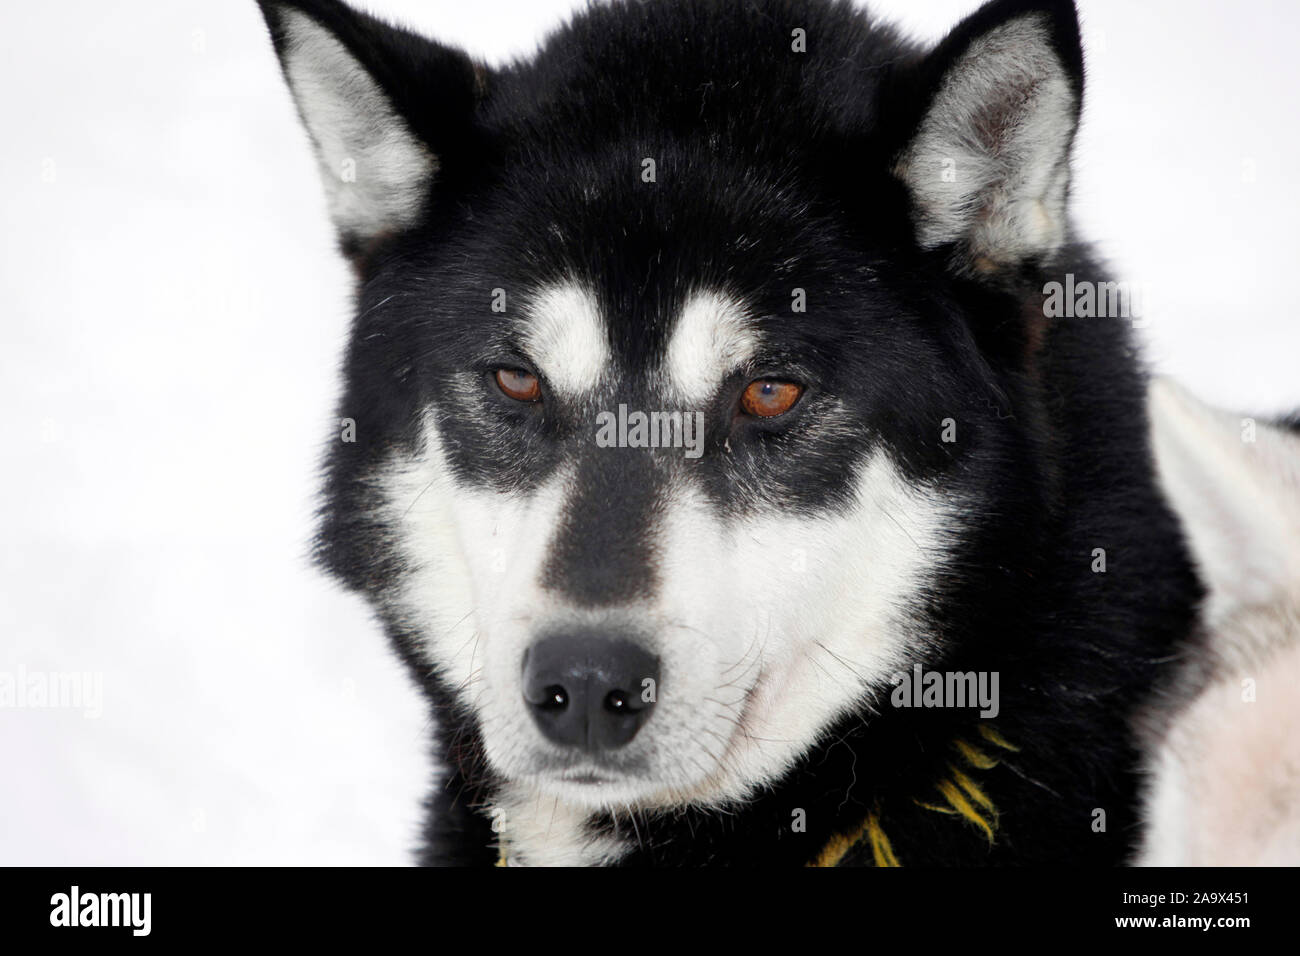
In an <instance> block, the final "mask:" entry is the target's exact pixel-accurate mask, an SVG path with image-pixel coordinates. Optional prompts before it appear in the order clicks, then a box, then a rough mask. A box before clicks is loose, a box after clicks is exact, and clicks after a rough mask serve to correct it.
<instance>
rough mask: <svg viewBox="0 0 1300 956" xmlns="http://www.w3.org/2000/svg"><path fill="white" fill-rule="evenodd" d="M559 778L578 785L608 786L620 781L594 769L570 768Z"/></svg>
mask: <svg viewBox="0 0 1300 956" xmlns="http://www.w3.org/2000/svg"><path fill="white" fill-rule="evenodd" d="M560 780H561V781H562V782H564V783H568V784H573V785H575V786H580V787H608V786H612V785H613V784H616V783H621V782H622V781H621V780H620V779H619V778H618V777H615V776H612V775H610V774H607V773H597V772H596V771H594V770H572V771H569V772H567V773H564V774H561V775H560Z"/></svg>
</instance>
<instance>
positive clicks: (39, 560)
mask: <svg viewBox="0 0 1300 956" xmlns="http://www.w3.org/2000/svg"><path fill="white" fill-rule="evenodd" d="M573 6H575V4H574V3H571V2H569V0H476V2H473V3H466V2H463V0H387V2H378V0H376V2H374V3H373V4H372V5H371V7H370V9H372V10H374V11H376V12H380V13H383V14H385V15H390V16H392V17H394V18H398V19H401V20H404V21H406V22H408V23H410V24H413V25H415V26H418V27H420V28H423V29H424V30H425V31H427V32H429V33H430V34H433V35H435V36H437V37H439V38H440V39H442V40H444V41H449V42H454V43H459V44H462V45H463V46H465V47H466V48H467V49H469V50H470V51H471V52H473V53H475V54H477V55H480V56H483V57H485V58H487V59H489V60H490V61H494V62H495V61H500V60H502V59H504V58H506V57H509V56H512V55H516V54H521V53H527V52H528V51H530V50H531V49H532V48H533V47H534V45H535V44H536V43H537V41H538V39H539V38H540V37H541V36H542V35H543V34H544V32H545V31H546V30H547V28H549V27H551V26H552V25H554V24H555V23H556V22H557V21H558V19H559V18H560V17H561V16H562V15H564V14H565V13H566V12H567V11H568V10H569V9H571V8H572V7H573ZM975 6H976V3H975V0H906V2H904V0H882V2H880V3H878V4H877V5H876V7H877V9H879V10H881V11H883V12H886V13H888V14H890V15H892V16H893V17H894V18H895V19H896V20H897V21H898V22H900V23H902V24H904V25H905V26H906V27H908V28H909V29H910V30H911V31H912V32H913V33H915V34H916V35H918V36H922V37H930V38H937V37H938V36H940V35H941V34H942V32H943V31H944V30H945V29H946V28H947V27H948V26H950V25H951V24H952V23H954V22H955V21H956V20H957V19H958V18H959V17H960V16H961V15H962V14H964V13H965V12H968V11H969V10H971V9H973V8H974V7H975ZM1081 8H1082V16H1083V20H1084V24H1085V34H1086V40H1087V44H1088V48H1089V49H1088V63H1089V86H1088V91H1087V104H1086V116H1085V125H1084V127H1083V132H1082V136H1081V139H1080V140H1079V143H1078V149H1077V162H1076V170H1077V172H1076V181H1075V182H1076V189H1075V198H1076V204H1075V206H1076V210H1077V212H1078V216H1079V219H1080V221H1081V223H1082V224H1083V226H1084V227H1085V229H1086V231H1087V233H1088V234H1089V235H1091V236H1092V237H1093V238H1095V239H1096V240H1097V241H1098V242H1099V244H1100V245H1101V247H1102V249H1103V250H1104V251H1105V253H1106V254H1107V255H1108V256H1109V257H1110V259H1111V260H1112V262H1113V263H1114V265H1115V268H1116V270H1117V272H1118V274H1119V276H1120V277H1122V278H1126V279H1129V280H1131V281H1136V282H1141V283H1145V284H1146V285H1147V286H1149V287H1150V288H1152V289H1153V290H1155V292H1156V293H1157V295H1158V297H1159V303H1160V312H1159V315H1158V317H1157V318H1156V319H1155V320H1153V321H1152V323H1151V325H1150V326H1149V327H1148V328H1147V329H1145V330H1144V333H1143V334H1144V335H1145V336H1146V337H1147V338H1148V340H1149V342H1150V345H1151V348H1150V353H1149V354H1150V357H1151V359H1152V361H1153V363H1154V364H1155V366H1156V367H1157V368H1158V369H1160V370H1163V371H1166V372H1168V373H1171V374H1173V375H1175V376H1177V377H1178V378H1180V379H1182V380H1183V381H1184V382H1185V383H1187V384H1189V385H1190V386H1192V387H1193V388H1194V389H1196V390H1197V391H1199V392H1200V393H1201V394H1203V395H1204V396H1206V397H1208V398H1210V399H1212V400H1214V401H1217V402H1219V403H1223V404H1226V405H1230V406H1233V407H1238V408H1241V409H1249V410H1253V411H1274V410H1278V409H1283V408H1288V407H1296V406H1300V374H1298V370H1300V321H1298V320H1297V315H1296V312H1297V310H1296V307H1295V298H1294V290H1295V289H1296V287H1297V271H1298V270H1300V241H1298V240H1297V227H1296V217H1297V212H1298V211H1300V166H1298V163H1300V133H1298V131H1297V123H1296V115H1297V112H1296V106H1295V103H1296V99H1297V93H1298V92H1300V82H1298V81H1300V60H1298V59H1297V58H1296V56H1295V37H1296V36H1297V33H1298V31H1297V27H1298V26H1300V7H1297V6H1296V5H1295V4H1294V3H1293V2H1288V0H1276V2H1264V0H1249V2H1247V0H1242V2H1237V3H1231V4H1226V3H1225V4H1209V3H1196V4H1188V3H1185V2H1178V0H1158V2H1157V0H1142V2H1140V3H1135V2H1133V0H1081ZM0 36H3V37H4V55H3V57H0V89H3V90H4V95H3V96H2V97H0V136H2V137H3V148H0V200H2V202H3V205H2V206H0V210H2V216H0V243H3V245H2V247H0V413H2V414H3V422H4V428H3V432H2V433H0V434H2V435H3V438H2V439H0V449H3V459H2V460H3V465H2V467H0V672H8V673H10V674H16V673H18V672H19V669H20V668H22V669H25V670H26V672H28V673H32V672H52V671H53V672H63V673H66V672H87V673H91V674H96V675H101V677H102V688H103V699H102V713H101V714H100V715H99V716H98V717H94V716H87V715H86V714H84V713H82V712H81V711H79V710H70V709H36V708H25V709H14V708H9V709H0V768H3V769H2V770H0V776H2V778H3V783H2V784H0V864H15V863H28V864H136V863H159V864H168V863H171V864H236V863H251V864H264V863H265V864H270V863H307V864H400V863H406V862H409V859H410V856H409V850H410V848H411V846H412V845H413V843H414V838H415V833H416V828H417V824H418V820H419V804H420V802H421V799H422V798H423V796H424V794H425V789H426V786H427V785H428V782H429V777H430V763H429V759H428V757H427V755H426V753H425V734H426V727H425V726H424V717H423V709H422V707H421V705H420V702H419V700H418V698H417V695H416V692H415V691H414V690H413V689H412V687H411V686H410V684H409V683H408V681H407V678H406V676H405V674H404V673H403V671H402V670H401V668H400V667H399V665H398V663H397V662H396V660H395V659H394V658H393V657H392V656H391V654H390V653H389V651H388V649H387V646H386V643H385V641H384V639H383V637H382V635H381V634H380V632H379V630H378V628H377V627H376V626H375V625H374V623H373V621H372V620H371V619H370V617H369V615H368V612H367V611H366V609H365V608H364V606H363V605H362V603H361V601H360V600H359V599H358V598H356V597H353V596H351V595H347V594H343V593H340V592H339V591H338V590H337V589H335V588H334V587H333V586H332V585H331V584H329V583H327V582H326V581H325V580H324V579H323V578H322V577H320V576H319V575H318V574H317V573H316V572H315V571H313V570H312V569H311V568H310V567H309V566H308V564H307V562H306V561H305V559H304V555H305V552H306V542H307V539H308V537H309V533H310V527H311V520H310V516H311V509H312V496H313V493H314V489H315V468H316V463H317V459H318V455H319V452H320V451H321V449H322V447H323V443H324V441H325V439H326V436H327V434H328V433H329V430H330V426H331V413H332V410H333V404H334V400H335V392H336V387H337V385H336V375H335V373H336V368H337V365H338V362H339V357H340V353H341V348H342V345H343V341H344V334H345V328H346V323H347V320H348V306H347V299H348V292H349V277H348V272H347V269H346V267H345V265H344V264H343V262H342V261H341V260H340V259H339V258H338V257H337V256H336V254H335V252H334V248H333V237H332V235H331V233H330V230H329V227H328V224H327V221H326V218H325V213H324V205H323V200H322V195H321V191H320V186H319V184H318V182H317V179H316V170H315V167H314V164H313V162H312V160H311V158H310V155H309V153H308V147H307V140H306V138H305V136H304V135H303V133H302V131H301V130H300V129H299V126H298V121H297V117H296V115H295V114H294V112H293V109H292V107H291V104H290V101H289V97H288V93H287V92H286V90H285V87H284V84H283V82H282V80H281V78H280V74H279V71H278V68H277V65H276V62H275V58H274V56H273V54H272V51H271V46H270V43H269V41H268V39H267V36H266V32H265V30H264V28H263V25H262V22H261V19H260V17H259V15H258V13H257V10H256V8H255V6H254V4H253V3H252V2H251V0H247V2H232V0H223V2H221V3H213V2H210V0H179V2H178V0H169V2H162V0H153V2H133V3H126V2H105V0H75V2H74V0H64V2H61V3H57V4H54V3H10V4H5V7H4V11H3V13H0Z"/></svg>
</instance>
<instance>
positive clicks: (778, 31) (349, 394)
mask: <svg viewBox="0 0 1300 956" xmlns="http://www.w3.org/2000/svg"><path fill="white" fill-rule="evenodd" d="M263 7H264V10H265V12H266V15H267V19H268V21H269V23H270V25H271V29H272V35H273V37H274V40H275V46H276V49H277V51H278V53H279V55H280V58H281V61H282V64H283V67H284V72H285V75H286V77H287V79H288V83H289V86H290V88H291V90H292V92H293V95H294V98H295V100H296V103H297V106H298V110H299V113H300V114H301V117H302V119H303V122H304V124H305V125H306V127H307V130H308V132H309V134H310V137H311V140H312V143H313V145H314V147H315V152H316V158H317V160H318V162H319V166H320V171H321V173H322V176H323V178H324V181H325V184H326V192H327V196H328V200H329V208H330V212H331V215H332V218H333V221H334V225H335V227H336V228H337V231H338V234H339V237H340V241H341V245H342V248H343V251H344V253H345V254H346V255H347V256H348V258H349V259H350V260H351V262H352V263H353V265H354V268H355V270H356V272H357V275H358V278H359V293H358V311H357V319H356V323H355V327H354V332H353V336H352V341H351V345H350V350H349V353H348V357H347V363H346V393H345V397H344V400H343V403H342V406H341V418H343V419H344V424H343V426H342V428H341V436H340V440H338V441H336V443H335V445H334V447H333V448H332V450H331V453H330V462H329V481H328V488H327V506H326V519H325V526H324V532H323V535H322V542H323V544H322V553H323V557H324V559H325V561H326V562H327V564H328V565H329V566H330V567H331V568H332V569H333V570H334V571H335V572H336V573H338V574H340V575H341V576H343V577H344V578H345V579H346V580H347V581H349V582H350V583H352V584H353V585H355V586H358V587H361V588H364V589H365V590H366V591H368V592H369V593H370V595H371V596H372V599H373V600H374V602H375V604H376V606H377V608H379V610H380V613H381V614H382V615H383V616H384V618H385V620H386V621H387V622H388V625H389V627H390V629H391V630H393V632H394V633H395V634H397V635H399V636H400V639H401V640H403V641H406V642H409V647H408V652H409V654H410V655H411V656H412V657H413V658H414V659H415V660H416V661H418V662H419V664H420V666H422V667H424V668H426V669H427V670H429V671H431V672H432V673H433V674H434V677H435V681H436V684H437V686H438V687H439V688H440V689H441V693H442V694H444V695H445V696H446V697H447V699H448V700H449V701H454V702H455V704H456V705H459V706H460V707H461V708H462V709H463V713H464V715H465V717H466V719H467V720H469V721H470V722H471V723H472V725H473V726H474V727H476V728H477V730H478V732H479V733H480V734H481V739H482V742H483V745H484V749H485V752H486V756H487V758H488V762H489V764H490V766H491V767H492V769H493V771H494V772H495V773H496V774H497V775H498V776H499V778H501V779H505V780H509V781H512V782H515V783H517V784H520V785H523V786H527V787H533V788H536V789H538V790H540V791H543V792H547V793H552V794H556V795H559V796H561V797H563V798H564V799H566V800H568V801H570V802H573V803H576V804H578V805H581V806H586V807H616V806H627V805H635V806H656V805H665V804H673V803H681V802H683V801H688V800H689V801H694V802H705V803H707V802H716V801H724V800H728V799H733V798H738V797H741V796H743V795H744V794H745V793H746V792H748V791H749V790H750V789H752V787H753V786H754V785H756V784H758V783H761V782H763V781H765V780H770V779H772V778H773V777H774V776H776V775H778V774H779V773H780V772H781V771H782V770H783V769H784V768H786V767H788V766H789V765H790V764H791V763H792V762H793V761H794V760H796V759H797V758H798V756H799V755H800V754H801V753H802V752H804V751H805V750H806V749H807V747H808V746H809V745H810V743H811V742H812V741H814V740H816V739H817V738H818V735H819V734H821V733H822V732H824V731H825V730H826V729H827V728H828V727H829V726H830V725H831V724H832V723H833V722H834V721H835V720H836V719H837V718H838V717H840V716H842V715H844V714H845V713H846V712H847V711H849V710H851V709H853V708H855V707H862V706H864V705H868V706H869V704H870V701H871V699H872V697H873V695H874V694H876V693H877V692H878V691H879V690H880V689H881V687H882V686H884V685H886V684H887V682H888V680H889V678H890V676H891V675H893V674H895V673H896V672H898V671H899V670H901V669H903V668H905V667H906V666H907V665H908V664H909V663H910V662H911V661H914V660H918V659H920V658H921V657H922V656H924V655H926V654H928V653H930V651H931V650H933V649H934V645H935V644H936V643H939V642H940V640H941V639H940V637H939V635H938V629H937V628H936V625H935V622H934V620H933V617H932V611H933V606H934V604H935V600H934V598H935V595H936V594H938V593H939V592H940V591H941V590H942V588H943V587H944V581H945V579H946V577H947V576H949V575H951V574H956V573H959V571H958V569H956V568H955V567H954V563H955V561H956V559H955V557H954V556H955V555H956V554H957V553H958V552H959V549H960V544H961V539H963V538H964V537H965V536H967V535H970V534H972V533H974V529H975V528H977V527H978V526H979V523H980V522H981V521H982V520H983V518H984V516H985V513H987V512H988V511H991V510H996V507H1001V505H998V506H996V507H995V506H991V505H990V499H989V494H990V492H989V491H988V488H989V478H990V475H993V474H996V473H998V472H999V471H1000V470H1005V469H1007V468H1009V467H1012V466H1014V464H1015V462H1016V459H1017V454H1018V451H1017V449H1018V442H1020V441H1021V436H1020V435H1019V434H1018V433H1017V432H1016V430H1015V429H1016V428H1017V427H1018V426H1017V425H1016V424H1015V423H1013V422H1011V421H1010V420H1009V416H1007V415H1005V414H1004V410H1005V408H1006V405H1007V401H1008V398H1007V393H1006V389H1007V388H1008V383H1013V382H1016V381H1019V380H1020V378H1019V377H1018V376H1021V374H1022V372H1023V371H1024V366H1025V364H1026V363H1027V362H1029V361H1031V358H1030V357H1029V356H1031V354H1032V351H1033V344H1034V343H1033V335H1032V323H1030V322H1026V321H1022V320H1021V318H1020V317H1019V316H1018V315H1016V314H1015V308H1014V307H1013V305H1012V303H1014V302H1015V301H1016V300H1015V299H1014V297H1013V296H1010V295H1009V294H1008V293H1007V291H1006V290H1007V289H1008V288H1009V287H1010V286H1011V285H1014V283H1015V281H1016V277H1017V276H1018V275H1022V274H1023V272H1024V270H1025V269H1026V268H1027V267H1028V266H1029V265H1031V264H1032V263H1034V262H1036V261H1039V260H1041V259H1043V258H1044V257H1048V256H1051V255H1052V254H1053V253H1054V252H1055V251H1056V250H1057V249H1058V248H1059V247H1060V246H1061V244H1062V243H1063V242H1064V240H1065V230H1066V226H1065V213H1064V203H1065V192H1066V186H1067V164H1068V153H1069V148H1070V143H1071V139H1072V137H1073V133H1074V128H1075V122H1076V118H1077V112H1078V106H1079V96H1080V63H1079V46H1078V29H1077V25H1076V22H1075V18H1074V12H1073V8H1072V6H1071V5H1070V4H1069V3H1059V2H1041V3H1026V2H1003V0H998V2H995V3H993V4H991V5H989V6H988V7H986V8H985V9H983V10H981V11H980V12H979V13H977V14H976V15H974V16H973V17H971V18H970V19H969V20H967V21H966V22H965V23H963V24H962V25H961V26H959V27H958V28H957V29H956V30H955V31H954V32H953V33H952V34H951V35H950V36H949V38H948V39H947V40H946V41H945V42H944V43H943V44H941V45H940V46H939V47H938V48H937V49H936V50H935V51H933V52H931V53H929V54H922V53H920V52H918V51H917V50H915V49H914V48H913V47H911V46H909V45H907V44H905V43H903V42H902V41H900V40H899V39H898V38H897V37H896V36H895V35H894V34H893V33H892V32H891V31H889V30H888V29H886V28H881V27H878V26H875V25H873V24H870V23H868V21H867V19H866V18H865V16H863V15H861V14H859V13H855V12H852V11H850V10H848V9H847V8H845V7H844V6H843V5H831V4H820V3H809V4H790V3H782V2H775V0H772V2H761V3H758V4H755V3H719V2H714V0H673V2H664V3H653V4H642V3H615V4H613V5H610V6H608V7H596V8H593V9H592V10H590V11H588V12H586V13H584V14H582V15H581V16H580V17H579V18H578V19H576V20H575V21H574V22H573V23H571V24H570V25H569V26H567V27H565V28H564V29H563V30H561V31H560V32H558V33H557V34H555V35H554V36H552V37H551V38H550V39H549V41H548V42H547V44H546V45H545V46H544V47H543V49H542V51H541V52H540V53H539V54H538V55H537V56H536V57H535V58H533V59H531V60H529V61H527V62H522V63H517V64H514V65H511V66H508V67H504V68H500V69H493V68H488V67H486V66H483V65H481V64H477V63H475V62H473V61H471V60H470V59H469V58H468V57H467V56H465V55H464V54H462V53H460V52H459V51H456V50H452V49H449V48H447V47H444V46H441V45H439V44H437V43H434V42H431V41H429V40H426V39H423V38H421V37H418V36H415V35H413V34H411V33H409V32H406V31H404V30H400V29H397V28H394V27H391V26H388V25H385V24H383V23H380V22H379V21H377V20H374V19H372V18H370V17H367V16H363V15H361V14H358V13H354V12H352V11H350V10H348V9H347V8H345V7H343V6H342V5H340V4H338V3H336V2H332V0H266V2H264V4H263ZM1008 313H1010V314H1008Z"/></svg>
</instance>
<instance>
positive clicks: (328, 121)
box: [258, 0, 488, 264]
mask: <svg viewBox="0 0 1300 956" xmlns="http://www.w3.org/2000/svg"><path fill="white" fill-rule="evenodd" d="M258 2H259V6H260V7H261V8H262V15H263V16H264V17H265V18H266V22H267V25H268V26H269V27H270V30H271V39H272V41H273V42H274V44H275V51H276V53H277V54H278V55H279V57H280V65H281V67H282V69H283V71H284V77H285V80H286V81H287V82H288V84H289V89H290V91H291V92H292V93H293V98H294V101H295V102H296V103H297V106H298V113H299V115H300V116H301V117H302V122H303V125H304V126H305V127H306V128H307V133H308V135H309V136H310V137H311V141H312V146H313V147H314V149H315V153H316V160H317V163H318V165H319V166H320V172H321V178H322V179H323V180H324V184H325V192H326V197H327V199H328V202H329V212H330V216H331V218H332V219H333V221H334V226H335V228H336V230H337V231H338V236H339V243H340V246H341V247H342V249H343V252H344V253H345V254H346V255H347V256H348V257H349V258H351V259H352V260H353V262H354V263H357V264H359V263H360V262H361V261H362V260H363V259H364V258H365V256H366V255H367V253H368V252H369V250H370V249H371V248H372V247H373V245H374V243H375V242H376V241H378V240H381V239H383V238H384V237H385V236H388V235H392V234H394V233H397V232H401V231H403V230H405V229H410V228H411V227H413V226H416V225H417V224H418V223H419V222H420V221H421V219H422V218H423V216H424V215H425V212H426V210H427V206H428V203H429V200H430V197H431V193H432V192H433V191H434V188H435V180H438V181H443V180H445V179H446V178H447V177H449V176H454V175H455V172H456V170H457V168H458V167H472V165H473V164H474V160H473V158H472V155H471V154H472V153H473V152H474V149H475V145H474V143H475V138H476V137H475V132H474V129H475V128H474V114H475V108H476V105H477V103H478V101H479V100H480V99H481V97H482V96H483V94H484V92H485V89H486V85H487V75H488V74H487V71H486V69H484V68H482V67H481V66H478V65H476V64H475V63H474V62H473V61H471V60H470V58H469V57H468V56H466V55H465V54H464V53H462V52H461V51H459V50H454V49H451V48H448V47H445V46H442V45H441V44H438V43H435V42H433V41H432V40H428V39H425V38H424V37H421V36H418V35H416V34H414V33H411V32H409V31H407V30H404V29H401V28H398V27H393V26H389V25H388V24H386V23H383V22H381V21H379V20H377V19H375V18H374V17H371V16H367V15H366V14H363V13H358V12H356V11H354V10H351V9H349V8H348V7H347V6H345V5H344V4H342V3H340V2H338V0H258Z"/></svg>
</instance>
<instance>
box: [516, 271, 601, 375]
mask: <svg viewBox="0 0 1300 956" xmlns="http://www.w3.org/2000/svg"><path fill="white" fill-rule="evenodd" d="M524 315H525V318H526V320H527V321H526V322H525V323H524V328H523V332H524V344H525V347H526V348H527V349H528V354H529V355H530V356H531V357H532V359H533V361H535V362H536V363H537V366H538V370H539V371H540V372H541V373H542V375H544V376H545V377H546V380H547V381H548V382H549V383H550V384H551V385H552V386H554V387H555V388H557V389H559V390H561V391H563V392H567V393H569V394H571V395H576V394H579V393H581V392H585V391H588V390H589V389H592V388H594V387H595V386H596V385H597V383H599V381H600V379H601V376H602V375H603V374H604V372H605V369H607V368H608V367H609V365H610V352H609V340H608V336H607V335H606V331H605V322H604V320H603V319H602V318H601V315H600V306H599V305H598V304H597V302H596V298H595V296H594V295H592V294H591V293H590V292H589V291H587V290H586V289H584V288H583V287H582V286H580V285H578V284H577V283H575V282H565V283H561V284H559V285H553V286H547V287H545V288H543V289H541V290H540V291H539V292H538V293H537V294H536V295H533V296H531V297H530V298H529V301H528V304H527V305H526V306H525V307H524Z"/></svg>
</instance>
